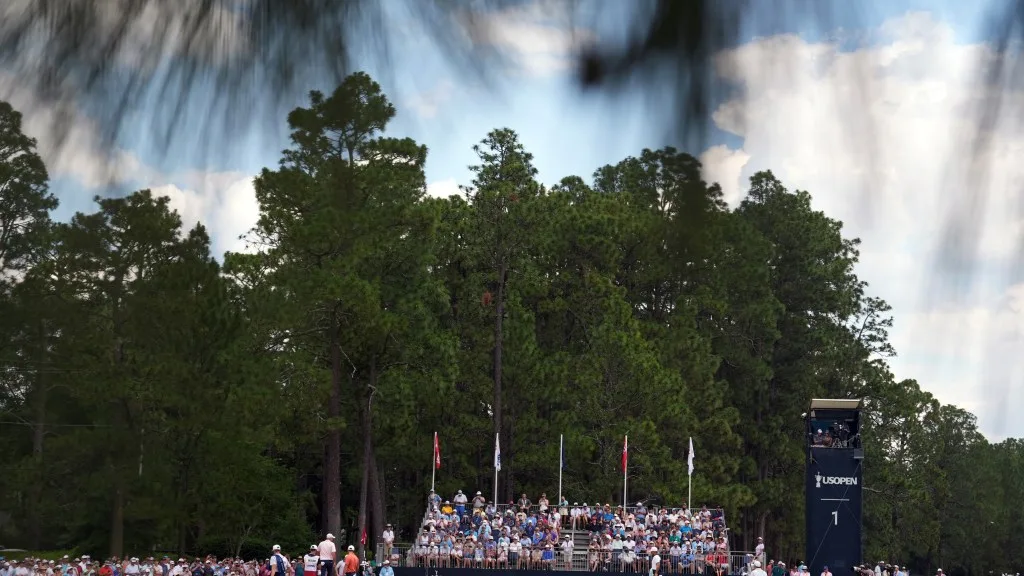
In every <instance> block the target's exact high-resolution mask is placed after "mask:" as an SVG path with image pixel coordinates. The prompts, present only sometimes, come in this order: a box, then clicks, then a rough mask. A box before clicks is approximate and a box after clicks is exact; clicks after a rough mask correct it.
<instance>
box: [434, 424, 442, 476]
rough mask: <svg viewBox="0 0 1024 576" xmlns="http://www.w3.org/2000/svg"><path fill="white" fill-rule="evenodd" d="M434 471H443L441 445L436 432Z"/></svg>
mask: <svg viewBox="0 0 1024 576" xmlns="http://www.w3.org/2000/svg"><path fill="white" fill-rule="evenodd" d="M434 469H436V470H440V469H441V443H440V442H438V440H437V432H434Z"/></svg>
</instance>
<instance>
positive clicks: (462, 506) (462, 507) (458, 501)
mask: <svg viewBox="0 0 1024 576" xmlns="http://www.w3.org/2000/svg"><path fill="white" fill-rule="evenodd" d="M468 501H469V499H467V498H466V495H465V494H463V493H462V490H459V491H458V492H456V493H455V497H454V498H452V502H454V503H455V511H456V512H458V513H459V516H465V515H466V502H468Z"/></svg>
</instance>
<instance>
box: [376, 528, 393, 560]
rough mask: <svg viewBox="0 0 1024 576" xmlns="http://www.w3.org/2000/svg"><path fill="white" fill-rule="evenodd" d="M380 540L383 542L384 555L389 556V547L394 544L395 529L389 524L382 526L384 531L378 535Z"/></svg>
mask: <svg viewBox="0 0 1024 576" xmlns="http://www.w3.org/2000/svg"><path fill="white" fill-rule="evenodd" d="M380 539H381V541H382V542H383V543H384V556H385V557H388V558H390V557H391V549H392V547H394V545H395V531H394V530H393V529H392V528H391V524H388V525H387V526H385V527H384V533H383V534H381V535H380Z"/></svg>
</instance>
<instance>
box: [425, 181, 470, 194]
mask: <svg viewBox="0 0 1024 576" xmlns="http://www.w3.org/2000/svg"><path fill="white" fill-rule="evenodd" d="M461 195H462V190H459V183H458V182H456V181H455V178H448V179H446V180H439V181H437V182H431V183H430V184H427V196H433V197H435V198H447V197H449V196H461Z"/></svg>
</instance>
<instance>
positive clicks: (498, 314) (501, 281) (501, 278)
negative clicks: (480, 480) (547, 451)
mask: <svg viewBox="0 0 1024 576" xmlns="http://www.w3.org/2000/svg"><path fill="white" fill-rule="evenodd" d="M506 273H507V267H506V264H505V263H504V262H502V263H501V266H500V267H499V268H498V294H497V298H496V299H495V300H496V304H495V315H494V406H492V407H491V410H492V411H493V412H494V433H495V434H496V435H497V436H498V437H499V438H500V436H501V425H502V418H501V411H502V405H501V397H502V394H501V353H502V346H503V345H504V332H503V328H502V324H503V323H504V320H505V275H506ZM499 444H504V445H505V446H508V448H509V449H511V446H509V445H508V444H507V443H505V442H500V441H499ZM509 451H511V450H509ZM510 460H511V459H510ZM505 477H506V478H509V477H511V474H510V473H509V472H506V473H505ZM505 486H506V488H505V489H506V490H508V489H509V483H508V482H507V481H506V482H505ZM499 497H500V496H499ZM495 505H497V502H495Z"/></svg>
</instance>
